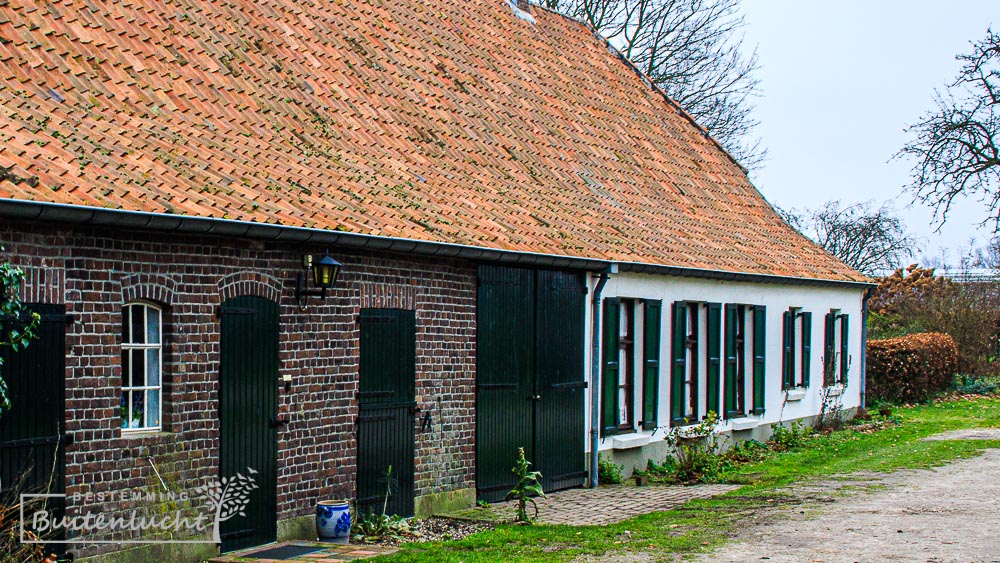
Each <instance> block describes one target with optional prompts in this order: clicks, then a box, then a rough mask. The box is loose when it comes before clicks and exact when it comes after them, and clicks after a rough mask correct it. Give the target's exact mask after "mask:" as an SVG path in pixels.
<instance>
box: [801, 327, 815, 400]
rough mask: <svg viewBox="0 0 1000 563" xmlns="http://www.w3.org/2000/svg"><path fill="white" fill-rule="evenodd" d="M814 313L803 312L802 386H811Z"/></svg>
mask: <svg viewBox="0 0 1000 563" xmlns="http://www.w3.org/2000/svg"><path fill="white" fill-rule="evenodd" d="M812 328H813V314H812V313H802V386H803V387H809V366H810V365H811V362H812Z"/></svg>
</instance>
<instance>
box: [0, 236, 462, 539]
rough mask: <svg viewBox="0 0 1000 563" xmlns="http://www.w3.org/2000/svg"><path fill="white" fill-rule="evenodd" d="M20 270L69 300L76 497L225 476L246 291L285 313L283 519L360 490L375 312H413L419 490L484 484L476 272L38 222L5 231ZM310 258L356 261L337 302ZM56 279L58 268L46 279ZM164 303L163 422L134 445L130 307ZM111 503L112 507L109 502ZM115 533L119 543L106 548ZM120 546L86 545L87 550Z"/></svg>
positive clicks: (30, 288)
mask: <svg viewBox="0 0 1000 563" xmlns="http://www.w3.org/2000/svg"><path fill="white" fill-rule="evenodd" d="M0 240H2V242H3V244H4V245H5V246H6V250H7V254H8V255H9V256H10V259H11V261H12V262H14V263H16V264H19V265H22V266H23V267H25V269H26V270H27V273H28V280H29V283H27V284H26V288H25V292H24V297H25V298H26V299H27V300H29V301H42V302H52V303H65V304H66V305H67V312H68V313H69V314H71V315H74V317H75V322H74V323H73V324H72V325H70V326H68V327H67V373H66V377H67V381H66V409H67V412H66V429H67V432H68V433H69V434H71V435H72V436H73V438H74V443H73V444H72V445H71V446H70V447H69V448H68V449H67V457H66V464H67V467H66V474H67V483H66V492H67V494H69V495H72V494H74V493H86V492H92V493H100V492H108V491H114V490H118V489H120V488H123V487H128V488H137V487H139V488H141V487H158V486H159V479H158V478H157V476H156V473H155V472H154V469H153V466H154V465H155V466H156V470H158V471H159V474H160V476H161V477H162V478H163V480H164V482H166V483H167V486H168V487H172V488H176V489H181V488H183V489H190V488H193V486H194V484H195V483H198V482H199V481H200V480H203V479H207V478H214V477H216V476H217V473H218V449H219V423H218V418H217V417H218V396H219V386H218V371H219V320H218V318H217V317H216V309H217V307H219V306H220V305H221V303H222V302H223V301H224V300H225V299H227V298H229V297H232V296H236V295H259V296H262V297H267V298H269V299H276V300H278V302H279V303H280V306H281V335H280V349H281V351H280V359H281V368H280V374H281V375H285V374H291V376H292V385H291V390H290V391H289V392H286V391H285V388H284V386H283V384H280V383H277V384H278V385H280V387H279V409H280V416H281V418H284V419H287V420H288V421H289V422H288V424H287V425H285V426H283V427H282V428H281V429H280V430H279V434H278V491H277V496H278V517H279V519H285V518H290V517H295V516H301V515H307V514H310V513H312V511H313V510H314V503H315V501H317V500H320V499H336V498H351V497H353V496H354V492H353V487H354V471H355V467H354V463H355V462H354V459H355V449H356V441H355V417H356V415H357V402H356V401H355V393H356V391H357V387H358V380H357V376H358V341H359V332H358V325H357V324H356V322H355V319H356V316H357V314H358V313H359V310H360V308H361V307H362V306H364V307H394V308H406V309H414V310H415V311H416V319H417V365H416V369H417V374H416V379H417V381H416V393H417V401H418V406H419V407H420V408H421V410H422V412H423V413H427V412H429V413H431V415H432V420H433V424H432V425H431V427H430V428H429V429H427V430H426V431H424V432H420V427H419V426H418V427H417V428H418V433H417V441H416V449H417V452H416V494H417V495H424V494H428V493H432V492H442V491H449V490H454V489H459V488H464V487H473V486H475V472H474V471H475V468H474V456H475V442H474V431H475V419H474V415H473V409H474V406H475V299H476V293H475V269H474V267H473V266H472V265H471V264H468V263H463V262H456V261H447V260H428V259H423V258H409V257H406V256H402V255H388V254H384V253H381V254H378V255H374V254H365V253H359V252H350V253H345V252H337V251H336V249H332V248H316V247H314V248H309V247H305V246H288V245H284V244H275V243H264V242H260V241H252V240H241V239H226V238H217V237H216V238H213V237H205V236H202V237H188V236H175V235H163V234H153V235H150V234H131V235H127V234H125V233H122V232H118V231H113V230H98V229H90V228H68V227H66V228H57V227H50V226H42V225H32V224H27V223H8V224H6V225H5V226H3V227H0ZM305 253H312V254H316V255H322V254H326V253H328V254H330V255H331V256H333V257H334V258H336V259H337V260H339V261H341V262H342V263H343V264H344V268H343V272H342V274H341V278H340V280H339V281H338V284H337V286H336V288H334V290H333V291H332V292H329V293H328V296H327V298H326V300H322V301H321V300H319V299H317V298H314V297H312V298H309V300H308V306H307V309H306V310H305V311H301V310H300V309H299V307H298V305H297V303H296V300H295V297H294V285H295V284H294V280H295V275H296V274H297V273H299V272H300V271H301V257H302V255H303V254H305ZM43 272H44V273H43ZM140 299H141V300H151V301H155V302H158V303H160V304H162V305H163V306H164V311H165V313H164V325H163V328H164V350H163V353H164V369H163V377H164V400H163V418H162V421H163V428H164V431H163V432H160V433H157V434H146V435H126V436H123V435H122V431H121V419H120V409H119V403H120V399H119V392H120V385H121V366H120V363H121V362H120V357H121V356H120V353H121V352H120V342H121V307H122V305H123V304H124V303H126V302H128V301H132V300H140ZM105 509H107V507H105ZM101 539H110V538H101ZM110 549H114V548H112V547H108V546H91V547H87V548H84V549H82V550H81V549H78V548H76V547H74V551H76V552H77V554H78V555H91V554H95V553H100V552H103V551H108V550H110Z"/></svg>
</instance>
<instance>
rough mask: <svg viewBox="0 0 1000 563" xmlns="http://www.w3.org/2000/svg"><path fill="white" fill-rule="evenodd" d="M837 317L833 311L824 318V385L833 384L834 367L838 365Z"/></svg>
mask: <svg viewBox="0 0 1000 563" xmlns="http://www.w3.org/2000/svg"><path fill="white" fill-rule="evenodd" d="M836 320H837V318H836V315H834V314H833V313H832V312H830V313H827V314H826V318H824V319H823V386H824V387H829V386H831V385H833V383H834V381H833V379H834V374H833V367H834V366H835V365H836V360H837V358H836V357H835V353H836V352H835V350H834V332H833V329H834V326H835V325H834V323H835V322H836Z"/></svg>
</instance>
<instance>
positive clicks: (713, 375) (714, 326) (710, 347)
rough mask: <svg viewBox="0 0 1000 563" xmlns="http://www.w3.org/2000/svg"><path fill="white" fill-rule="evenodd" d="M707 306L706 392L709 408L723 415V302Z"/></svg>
mask: <svg viewBox="0 0 1000 563" xmlns="http://www.w3.org/2000/svg"><path fill="white" fill-rule="evenodd" d="M707 306H708V342H707V346H706V347H705V350H706V359H707V361H708V364H707V367H706V373H707V375H708V381H707V384H706V386H705V394H706V396H707V398H708V410H709V411H712V412H714V413H715V414H716V415H718V416H722V408H721V406H720V405H719V399H720V393H719V386H720V384H721V383H722V382H721V379H722V304H721V303H709V304H708V305H707ZM705 414H708V413H707V412H706V413H705Z"/></svg>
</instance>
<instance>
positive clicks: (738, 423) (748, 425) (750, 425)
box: [730, 418, 760, 432]
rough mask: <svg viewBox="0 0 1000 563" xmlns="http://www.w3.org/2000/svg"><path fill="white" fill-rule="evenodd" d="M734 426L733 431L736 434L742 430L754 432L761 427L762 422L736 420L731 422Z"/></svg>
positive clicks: (756, 420) (754, 419)
mask: <svg viewBox="0 0 1000 563" xmlns="http://www.w3.org/2000/svg"><path fill="white" fill-rule="evenodd" d="M730 424H732V427H731V428H732V429H733V431H734V432H739V431H740V430H753V429H754V428H757V427H758V426H760V420H758V419H756V418H734V419H733V420H731V421H730Z"/></svg>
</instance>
